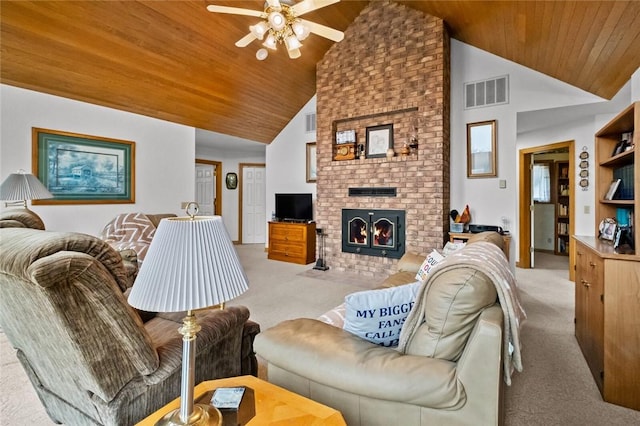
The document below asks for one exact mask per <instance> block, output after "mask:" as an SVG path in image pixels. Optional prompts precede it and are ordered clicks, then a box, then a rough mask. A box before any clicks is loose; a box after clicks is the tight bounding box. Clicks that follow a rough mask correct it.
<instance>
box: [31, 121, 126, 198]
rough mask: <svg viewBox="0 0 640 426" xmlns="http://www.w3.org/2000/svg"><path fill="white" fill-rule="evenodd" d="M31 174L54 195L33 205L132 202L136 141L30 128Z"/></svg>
mask: <svg viewBox="0 0 640 426" xmlns="http://www.w3.org/2000/svg"><path fill="white" fill-rule="evenodd" d="M32 136H33V140H32V150H33V152H32V155H33V166H32V167H33V174H34V175H35V176H36V177H37V178H38V179H40V182H42V183H43V184H44V186H45V187H46V188H47V189H48V190H49V192H51V193H52V194H53V196H54V198H52V199H45V200H33V201H32V203H33V204H124V203H134V202H135V142H131V141H125V140H118V139H110V138H103V137H99V136H89V135H80V134H76V133H69V132H62V131H57V130H48V129H39V128H33V135H32Z"/></svg>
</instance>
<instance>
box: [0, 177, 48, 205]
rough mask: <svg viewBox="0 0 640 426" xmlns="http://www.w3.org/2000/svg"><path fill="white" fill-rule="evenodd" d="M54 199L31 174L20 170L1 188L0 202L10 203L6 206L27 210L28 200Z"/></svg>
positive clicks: (8, 178) (6, 180)
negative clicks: (20, 207)
mask: <svg viewBox="0 0 640 426" xmlns="http://www.w3.org/2000/svg"><path fill="white" fill-rule="evenodd" d="M44 198H53V194H51V193H50V192H49V190H48V189H47V188H46V187H45V186H44V185H43V184H42V183H41V182H40V181H39V180H38V178H37V177H35V176H34V175H32V174H31V173H26V172H25V171H24V170H22V169H20V170H18V171H17V172H16V173H11V174H10V175H9V176H7V178H6V179H5V180H4V182H2V185H1V186H0V200H4V201H10V202H9V203H5V206H22V207H24V208H25V209H26V208H27V200H42V199H44Z"/></svg>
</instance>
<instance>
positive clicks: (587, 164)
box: [580, 160, 589, 169]
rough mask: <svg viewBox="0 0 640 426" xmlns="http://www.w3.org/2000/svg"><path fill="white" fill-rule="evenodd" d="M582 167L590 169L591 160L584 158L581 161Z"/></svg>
mask: <svg viewBox="0 0 640 426" xmlns="http://www.w3.org/2000/svg"><path fill="white" fill-rule="evenodd" d="M580 168H581V169H588V168H589V162H588V161H587V160H582V161H581V162H580Z"/></svg>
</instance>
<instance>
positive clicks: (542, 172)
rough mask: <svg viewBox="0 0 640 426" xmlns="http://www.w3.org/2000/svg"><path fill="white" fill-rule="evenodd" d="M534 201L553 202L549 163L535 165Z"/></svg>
mask: <svg viewBox="0 0 640 426" xmlns="http://www.w3.org/2000/svg"><path fill="white" fill-rule="evenodd" d="M532 179H533V201H534V202H538V203H550V202H551V171H550V168H549V164H548V163H536V164H534V165H533V178H532Z"/></svg>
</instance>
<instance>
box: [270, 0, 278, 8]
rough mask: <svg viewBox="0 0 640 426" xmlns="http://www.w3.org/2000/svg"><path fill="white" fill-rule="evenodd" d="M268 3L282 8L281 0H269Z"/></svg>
mask: <svg viewBox="0 0 640 426" xmlns="http://www.w3.org/2000/svg"><path fill="white" fill-rule="evenodd" d="M267 4H268V5H269V7H273V8H274V9H278V8H280V0H267Z"/></svg>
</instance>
